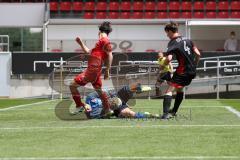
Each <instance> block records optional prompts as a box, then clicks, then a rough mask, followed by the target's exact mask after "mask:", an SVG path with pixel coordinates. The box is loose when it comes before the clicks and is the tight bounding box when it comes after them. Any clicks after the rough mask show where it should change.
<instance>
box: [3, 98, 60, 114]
mask: <svg viewBox="0 0 240 160" xmlns="http://www.w3.org/2000/svg"><path fill="white" fill-rule="evenodd" d="M56 100H57V99H54V100H47V101H42V102H36V103H30V104H22V105H17V106H12V107H8V108H3V109H0V112H1V111H8V110H12V109H16V108H22V107H27V106H31V105H35V104H43V103H48V102H52V101H56Z"/></svg>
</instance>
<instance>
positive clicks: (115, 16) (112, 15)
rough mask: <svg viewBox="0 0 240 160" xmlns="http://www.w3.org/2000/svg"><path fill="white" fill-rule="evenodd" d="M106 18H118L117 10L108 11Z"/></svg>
mask: <svg viewBox="0 0 240 160" xmlns="http://www.w3.org/2000/svg"><path fill="white" fill-rule="evenodd" d="M108 18H110V19H118V18H119V15H118V12H109V13H108Z"/></svg>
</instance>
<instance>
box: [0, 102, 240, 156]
mask: <svg viewBox="0 0 240 160" xmlns="http://www.w3.org/2000/svg"><path fill="white" fill-rule="evenodd" d="M2 102H3V100H0V103H1V108H0V159H6V160H7V159H27V160H28V159H29V160H35V159H37V160H38V159H56V160H57V159H72V160H75V159H181V160H182V159H217V160H220V159H227V160H230V159H240V112H239V111H240V100H205V99H201V100H189V99H187V100H185V101H184V102H183V104H182V106H181V108H180V111H179V114H178V117H177V118H175V119H172V120H165V121H163V120H159V119H135V120H133V119H96V120H72V121H64V120H60V119H58V118H57V117H56V115H55V106H56V104H57V103H59V100H53V101H51V100H41V101H40V102H37V101H32V102H28V103H30V104H22V103H21V105H18V106H16V105H15V103H13V100H8V101H6V100H5V101H4V103H2ZM3 104H4V105H3ZM9 104H12V105H9ZM132 109H133V110H134V111H148V112H152V113H162V100H159V99H155V100H137V104H136V106H134V107H133V108H132Z"/></svg>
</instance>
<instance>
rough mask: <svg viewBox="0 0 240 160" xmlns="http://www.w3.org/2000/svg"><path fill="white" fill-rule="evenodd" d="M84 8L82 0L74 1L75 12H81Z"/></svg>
mask: <svg viewBox="0 0 240 160" xmlns="http://www.w3.org/2000/svg"><path fill="white" fill-rule="evenodd" d="M82 9H83V3H82V2H73V11H74V12H81V11H82Z"/></svg>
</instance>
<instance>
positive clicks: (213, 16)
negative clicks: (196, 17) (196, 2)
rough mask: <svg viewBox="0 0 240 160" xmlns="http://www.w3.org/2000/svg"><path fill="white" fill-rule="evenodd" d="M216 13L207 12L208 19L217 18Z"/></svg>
mask: <svg viewBox="0 0 240 160" xmlns="http://www.w3.org/2000/svg"><path fill="white" fill-rule="evenodd" d="M216 17H217V15H216V12H215V11H207V12H206V18H216Z"/></svg>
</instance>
